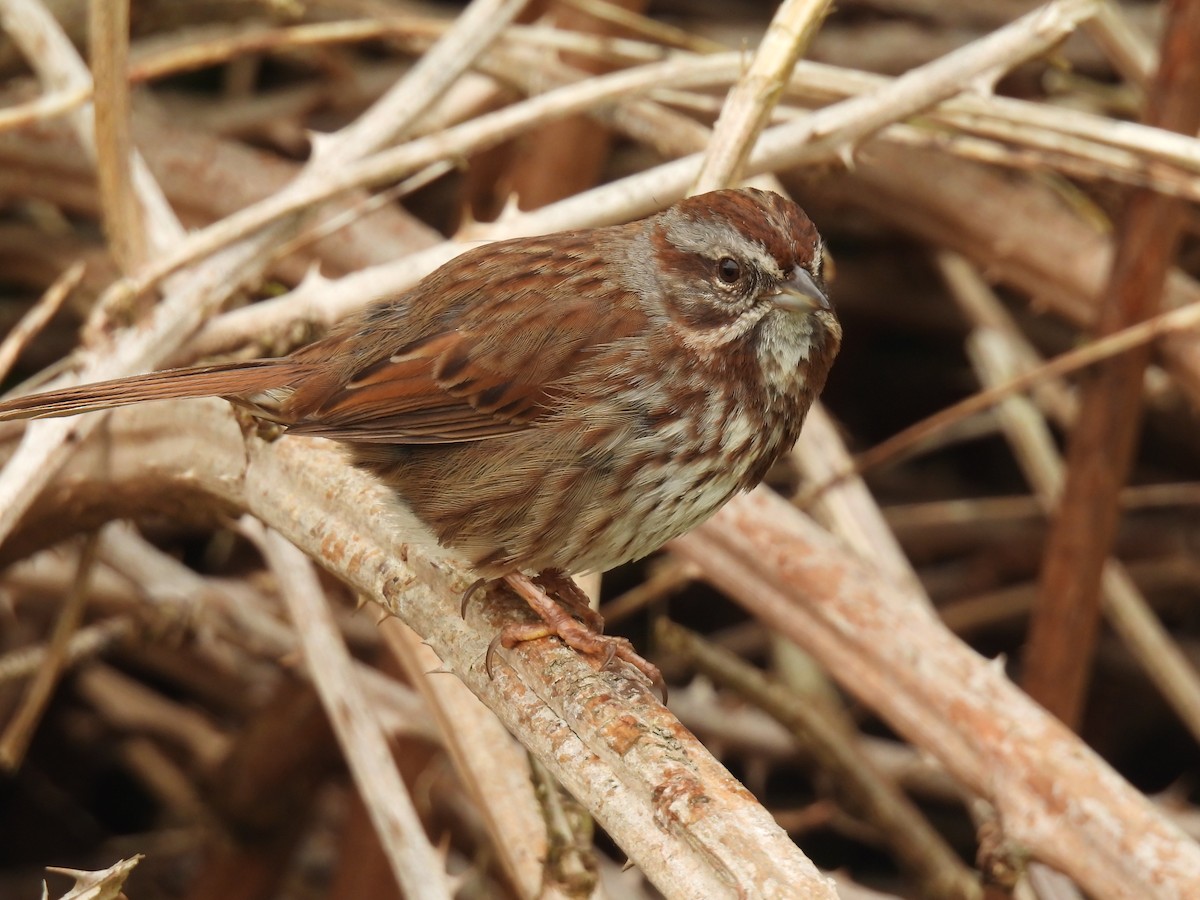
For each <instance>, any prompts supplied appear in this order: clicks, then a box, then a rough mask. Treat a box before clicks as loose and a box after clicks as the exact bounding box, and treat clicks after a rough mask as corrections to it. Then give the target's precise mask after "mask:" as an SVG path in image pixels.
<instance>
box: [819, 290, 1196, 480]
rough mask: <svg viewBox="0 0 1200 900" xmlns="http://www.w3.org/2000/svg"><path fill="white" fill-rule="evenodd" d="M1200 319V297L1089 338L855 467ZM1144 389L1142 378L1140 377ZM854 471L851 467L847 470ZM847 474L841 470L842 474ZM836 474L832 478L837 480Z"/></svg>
mask: <svg viewBox="0 0 1200 900" xmlns="http://www.w3.org/2000/svg"><path fill="white" fill-rule="evenodd" d="M1198 324H1200V302H1197V303H1191V304H1189V305H1187V306H1181V307H1179V308H1178V309H1173V310H1171V311H1170V312H1165V313H1159V314H1158V315H1157V316H1154V317H1152V318H1150V319H1146V320H1145V321H1142V322H1139V323H1138V324H1136V325H1130V326H1129V327H1128V328H1124V329H1122V330H1121V331H1118V332H1115V333H1114V334H1110V335H1108V336H1107V337H1103V338H1100V339H1099V340H1096V341H1093V342H1091V343H1090V344H1085V345H1084V346H1082V347H1079V348H1077V349H1075V350H1069V351H1067V352H1066V353H1063V354H1061V355H1059V356H1056V357H1054V358H1053V359H1051V360H1049V361H1048V362H1046V363H1044V364H1043V365H1041V366H1038V367H1037V368H1036V369H1030V370H1028V371H1025V372H1022V373H1021V374H1019V375H1017V376H1015V377H1013V378H1011V379H1009V380H1008V381H1006V382H1004V383H1003V384H999V385H996V386H995V387H991V388H988V389H986V390H983V391H980V392H979V393H978V394H972V395H971V396H970V397H967V398H966V399H965V400H960V401H959V402H958V403H955V404H953V405H951V406H947V407H945V408H944V409H941V410H938V411H937V412H936V413H934V414H933V415H931V416H929V417H928V418H926V419H922V420H921V421H920V422H917V423H916V424H914V425H910V426H909V427H908V428H905V429H904V430H903V431H900V432H897V433H896V434H894V435H892V436H891V437H890V438H888V439H887V440H886V441H881V442H880V443H878V444H876V445H875V446H874V447H872V448H871V449H870V450H866V451H864V452H862V453H860V454H859V455H858V456H857V457H856V458H855V465H854V470H853V471H854V472H855V473H858V474H861V473H863V472H866V471H868V470H869V469H873V468H875V467H876V466H881V465H885V464H886V463H888V462H890V461H892V460H894V459H896V458H898V457H899V456H901V455H903V454H904V453H906V452H907V451H908V450H910V449H912V448H913V447H916V446H918V445H919V444H921V443H922V442H924V441H927V440H928V439H929V438H930V437H931V436H932V435H934V434H936V433H937V432H938V431H941V430H942V429H945V428H949V427H950V426H951V425H953V424H955V423H956V422H959V421H961V420H962V419H965V418H967V417H968V416H973V415H975V414H976V413H981V412H984V411H986V410H989V409H991V408H992V407H994V406H996V405H997V404H999V403H1000V402H1001V401H1003V400H1004V399H1006V398H1008V397H1011V396H1013V395H1014V394H1019V393H1023V392H1024V391H1027V390H1030V389H1031V388H1034V387H1035V386H1037V385H1039V384H1041V383H1042V382H1044V381H1047V380H1049V379H1051V378H1057V377H1060V376H1062V375H1068V374H1070V373H1071V372H1077V371H1079V370H1080V369H1084V368H1086V367H1088V366H1091V365H1095V364H1096V363H1098V362H1100V361H1102V360H1105V359H1109V358H1111V357H1114V356H1117V355H1118V354H1121V353H1125V352H1127V351H1128V350H1130V349H1132V348H1135V347H1139V346H1144V345H1146V344H1149V343H1151V342H1152V341H1155V340H1157V339H1159V338H1161V337H1164V336H1165V335H1168V334H1171V333H1172V332H1175V331H1184V330H1187V329H1190V328H1194V327H1196V325H1198ZM1138 389H1139V390H1140V389H1141V387H1140V382H1139V383H1138ZM845 474H850V473H845ZM841 477H843V476H842V475H839V476H838V478H841ZM836 480H837V479H833V482H836ZM833 482H826V484H825V485H818V486H817V487H816V488H814V489H813V491H812V492H811V493H812V494H816V493H818V492H819V491H821V490H824V489H825V487H826V486H827V485H828V484H830V483H833Z"/></svg>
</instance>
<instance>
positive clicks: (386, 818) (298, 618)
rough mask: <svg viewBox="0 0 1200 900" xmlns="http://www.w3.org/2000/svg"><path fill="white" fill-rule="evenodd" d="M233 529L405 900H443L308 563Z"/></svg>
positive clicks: (251, 524) (432, 853)
mask: <svg viewBox="0 0 1200 900" xmlns="http://www.w3.org/2000/svg"><path fill="white" fill-rule="evenodd" d="M240 529H241V531H242V533H243V534H245V535H246V536H247V537H249V538H250V539H251V540H253V541H254V543H255V544H256V545H257V546H258V548H259V549H260V550H261V551H262V553H263V555H264V556H265V557H266V559H267V561H268V562H269V563H270V566H271V569H272V571H273V572H274V574H275V577H276V579H277V580H278V581H279V587H280V593H281V595H282V596H283V599H284V601H285V602H286V603H287V606H288V611H289V612H290V613H291V617H292V622H293V624H294V626H295V628H296V633H297V634H298V635H299V636H300V643H301V646H302V647H303V648H304V655H305V657H306V658H307V660H308V670H309V672H310V673H311V674H312V677H313V683H314V684H315V686H316V688H317V693H318V694H319V695H320V697H321V702H322V703H323V704H324V706H325V710H326V712H327V713H328V715H329V721H330V723H331V724H332V726H333V730H334V733H335V734H336V735H337V738H338V743H339V744H341V747H342V751H343V753H345V755H346V761H347V763H348V765H349V767H350V772H351V774H352V775H353V776H354V780H355V783H356V784H357V786H358V793H359V796H360V797H361V798H362V801H363V803H365V804H366V807H367V811H368V813H369V814H370V816H371V821H372V823H373V824H374V826H375V833H376V835H377V836H378V837H379V842H380V844H381V845H382V846H383V848H384V852H385V854H386V855H387V858H388V862H389V864H390V865H391V868H392V874H393V875H394V876H395V877H396V883H397V884H398V885H400V887H401V888H402V889H403V890H404V894H405V896H407V897H414V898H422V900H449V898H450V897H451V896H453V893H454V892H453V890H452V888H451V884H450V879H449V877H448V876H447V874H446V870H445V863H444V862H443V860H442V857H441V854H439V853H438V851H437V849H436V848H435V847H434V846H433V845H432V844H431V843H429V839H428V838H427V837H426V836H425V829H424V827H423V826H422V825H421V820H420V818H419V817H418V816H417V811H416V809H415V808H414V807H413V804H412V799H411V798H410V797H409V795H408V791H407V790H406V789H405V787H404V782H403V780H402V779H401V778H400V773H399V772H398V771H397V770H396V763H395V761H394V760H393V759H392V753H391V750H390V749H389V748H388V744H387V739H386V738H385V736H384V734H383V731H382V729H381V728H380V727H379V722H378V721H377V720H376V718H375V714H374V712H373V711H372V709H371V706H370V704H369V703H368V702H367V700H366V698H365V697H364V696H363V694H362V693H361V692H360V691H359V687H358V682H357V679H356V677H355V674H354V668H353V665H352V661H351V659H350V653H349V651H348V650H347V649H346V645H345V644H344V643H343V642H342V639H341V635H340V634H339V633H338V628H337V623H336V622H334V620H333V616H332V615H331V614H330V612H329V606H328V602H327V601H326V599H325V596H324V592H323V591H322V590H321V586H320V583H319V582H318V581H317V578H316V573H314V572H313V570H312V563H311V562H310V560H309V559H308V558H307V557H306V556H304V554H302V553H301V552H300V551H299V550H297V549H296V548H295V547H294V546H292V544H290V543H288V542H287V541H286V540H285V539H284V538H283V537H281V536H280V535H279V534H278V533H277V532H274V531H267V530H266V529H264V528H263V527H262V526H261V525H259V524H258V523H257V522H255V521H253V520H252V519H249V518H245V519H243V520H242V521H241V523H240Z"/></svg>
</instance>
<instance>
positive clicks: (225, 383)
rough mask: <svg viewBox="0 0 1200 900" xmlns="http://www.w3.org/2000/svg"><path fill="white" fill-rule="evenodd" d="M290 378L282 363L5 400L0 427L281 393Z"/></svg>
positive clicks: (292, 373) (200, 369)
mask: <svg viewBox="0 0 1200 900" xmlns="http://www.w3.org/2000/svg"><path fill="white" fill-rule="evenodd" d="M296 375H297V372H296V364H295V363H294V362H293V361H290V360H287V359H286V358H281V359H258V360H251V361H248V362H231V363H218V364H216V365H209V366H192V367H189V368H183V369H164V370H163V371H161V372H148V373H146V374H145V375H131V376H129V377H127V378H114V379H112V380H111V381H98V382H96V383H94V384H80V385H76V386H74V387H69V388H63V389H62V390H58V391H47V392H46V393H43V394H30V395H28V396H25V397H17V398H15V399H12V400H7V401H5V402H3V403H0V422H8V421H12V420H13V419H52V418H56V417H59V416H75V415H79V414H80V413H85V412H95V411H96V410H101V409H111V408H113V407H116V406H128V405H130V404H133V403H142V402H143V401H146V400H182V399H187V398H194V397H248V396H250V395H253V394H256V393H260V392H263V391H271V390H278V389H281V388H285V387H287V386H289V385H290V384H292V383H294V379H295V377H296Z"/></svg>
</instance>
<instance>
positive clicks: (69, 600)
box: [0, 534, 96, 772]
mask: <svg viewBox="0 0 1200 900" xmlns="http://www.w3.org/2000/svg"><path fill="white" fill-rule="evenodd" d="M95 560H96V535H95V534H92V535H90V536H89V537H88V539H87V543H85V544H84V548H83V552H82V553H80V555H79V563H78V565H77V567H76V570H75V582H74V584H72V585H71V590H70V592H69V593H68V594H67V595H66V597H65V598H64V599H63V605H62V609H61V610H60V612H59V614H58V621H57V622H56V623H55V625H54V633H53V634H52V635H51V636H50V642H49V643H48V644H47V645H46V652H45V655H44V656H43V658H42V664H41V665H40V666H39V667H38V669H37V672H36V673H34V676H33V681H31V682H30V683H29V686H28V688H27V689H26V691H25V696H24V697H23V698H22V699H21V705H20V706H19V707H17V710H16V712H15V713H13V716H12V718H11V719H9V720H8V724H7V725H6V726H5V728H4V733H3V734H2V735H0V769H3V770H4V771H6V772H14V771H16V770H17V769H18V768H20V766H21V763H22V761H23V760H24V758H25V751H26V750H28V749H29V742H30V741H31V740H33V733H34V731H36V730H37V724H38V722H39V721H40V720H41V718H42V714H43V713H44V712H45V710H46V706H47V704H48V703H49V702H50V698H51V697H52V696H53V694H54V688H55V686H57V684H58V679H59V676H61V675H62V671H63V668H64V667H65V666H66V664H67V662H68V661H69V659H70V648H71V639H72V638H73V637H74V636H75V634H76V632H77V631H78V630H79V623H80V622H81V621H82V620H83V610H84V607H85V606H86V604H87V593H88V579H90V578H91V574H92V565H93V564H94V563H95Z"/></svg>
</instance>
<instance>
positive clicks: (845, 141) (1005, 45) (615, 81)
mask: <svg viewBox="0 0 1200 900" xmlns="http://www.w3.org/2000/svg"><path fill="white" fill-rule="evenodd" d="M1096 2H1098V0H1096ZM1094 6H1095V2H1089V0H1064V2H1057V3H1052V4H1050V5H1049V6H1047V7H1045V8H1042V9H1039V10H1038V11H1036V12H1034V13H1030V14H1029V15H1027V16H1024V17H1022V18H1021V19H1019V20H1017V21H1016V22H1014V23H1012V24H1011V25H1009V26H1007V27H1006V28H1004V29H1001V30H1000V31H997V32H995V33H993V34H991V35H988V36H987V37H985V38H983V39H981V40H979V41H976V42H975V43H973V44H971V45H969V46H967V47H964V48H961V49H960V50H957V51H955V52H954V53H951V54H949V55H947V56H945V57H943V58H941V59H938V60H935V61H934V62H932V63H929V64H928V65H926V66H922V67H921V68H919V69H916V70H914V71H912V72H910V73H908V74H906V75H905V76H903V77H902V78H899V79H897V80H895V81H892V82H889V83H887V84H885V85H883V86H881V87H879V88H878V89H876V90H873V91H871V92H870V93H868V94H866V95H863V96H858V97H855V98H853V99H851V100H847V101H845V102H843V103H839V104H836V105H834V106H831V107H827V108H825V109H821V110H818V111H816V112H814V113H812V114H811V115H810V116H808V117H806V118H805V119H804V120H802V121H798V122H793V123H789V124H786V125H780V126H777V127H775V128H771V129H768V130H767V131H766V132H764V134H763V136H762V138H761V139H760V140H759V142H758V145H757V146H756V148H755V150H754V152H753V153H752V154H751V158H750V162H749V169H748V171H749V172H750V173H753V174H757V173H760V172H765V171H771V170H773V169H777V168H786V167H792V166H799V165H808V164H813V163H816V162H819V161H823V160H828V159H831V158H836V157H837V156H839V155H841V154H843V153H845V152H848V151H849V150H850V149H852V148H853V147H854V145H855V144H856V142H858V141H860V140H862V139H863V138H864V136H865V135H868V134H870V133H872V132H873V131H875V130H877V129H878V128H882V127H884V126H885V125H887V124H889V123H891V122H895V121H898V120H902V119H905V118H908V117H910V116H911V115H913V114H915V113H917V112H919V111H921V110H923V109H925V108H927V107H928V106H930V105H931V104H935V103H937V102H939V101H941V100H943V99H945V98H947V97H950V96H953V95H955V94H957V93H958V92H960V91H961V90H962V89H963V87H964V85H969V84H976V83H978V82H979V81H980V79H982V78H983V77H984V76H985V75H987V76H989V77H994V76H996V75H997V74H999V73H1000V72H1001V71H1006V70H1007V69H1008V68H1010V67H1012V66H1015V65H1018V64H1020V63H1021V62H1022V61H1024V60H1027V59H1030V58H1032V57H1035V56H1037V55H1038V54H1039V53H1043V52H1045V51H1046V50H1047V49H1048V48H1050V47H1052V46H1053V45H1054V44H1056V43H1057V42H1058V41H1060V40H1061V39H1062V38H1063V37H1065V36H1066V35H1067V34H1069V33H1070V31H1071V29H1072V28H1073V27H1074V26H1075V25H1076V24H1078V22H1080V21H1082V20H1084V19H1086V17H1087V16H1088V15H1090V14H1091V13H1092V11H1093V10H1094ZM730 64H733V65H734V66H735V67H736V65H737V57H736V55H734V56H733V57H732V58H731V59H729V60H725V59H724V58H721V59H713V60H700V61H697V60H688V61H686V62H684V61H681V62H670V63H666V64H662V68H658V67H657V66H648V67H644V68H643V69H639V70H633V71H632V72H628V73H624V72H621V73H614V74H612V75H607V76H600V77H597V78H593V79H589V80H588V81H587V82H585V83H583V84H580V85H578V86H577V87H576V88H575V90H574V91H573V92H571V93H570V94H565V95H558V92H551V93H550V94H547V95H546V96H545V97H539V98H535V100H530V101H526V103H525V104H518V105H517V106H514V107H512V108H511V109H509V110H502V111H500V112H498V113H495V114H492V115H491V116H481V117H479V118H478V119H476V120H474V121H472V122H470V123H466V124H465V125H464V126H460V128H459V129H452V130H451V131H448V132H446V133H445V134H444V135H442V136H441V137H442V138H443V139H445V140H447V141H451V140H452V141H453V143H452V144H446V145H437V146H435V145H433V144H424V143H423V141H424V140H425V139H420V140H417V141H410V142H409V143H407V144H406V145H404V146H402V147H398V148H395V149H394V150H389V151H385V152H383V153H380V154H377V155H376V156H375V157H373V158H371V159H369V160H364V161H363V163H362V165H361V166H358V167H354V168H353V169H346V170H343V171H342V172H341V173H334V174H331V175H330V177H329V179H328V180H327V181H326V182H325V183H324V185H323V186H318V187H316V188H313V189H312V190H311V191H309V192H308V193H306V194H305V195H304V196H303V198H293V197H290V196H289V197H286V198H284V197H278V198H272V199H269V200H267V201H263V202H262V203H259V204H255V205H254V206H252V207H248V208H247V209H245V210H243V211H242V212H240V213H238V214H235V215H234V216H230V217H228V218H227V219H225V220H224V221H223V222H221V223H219V224H218V225H216V226H213V227H212V228H211V229H206V230H205V231H202V232H199V233H197V234H196V235H193V236H192V238H191V239H190V240H189V242H188V243H187V244H186V245H184V246H181V247H180V249H179V256H178V257H174V258H172V257H166V258H164V260H163V261H162V263H161V266H160V267H159V268H157V269H153V270H147V272H146V273H145V278H144V279H143V280H142V281H140V282H139V283H138V284H137V285H136V289H137V290H141V289H144V288H146V287H148V286H149V285H150V284H151V283H153V282H154V280H155V279H156V278H158V277H160V276H161V274H163V273H164V272H165V271H169V270H171V269H173V268H174V267H176V266H178V265H182V264H183V263H184V262H186V260H187V259H191V258H192V257H193V256H196V255H200V254H203V253H206V252H211V251H212V250H213V249H214V248H216V247H219V246H222V245H224V244H225V243H226V242H227V241H228V240H232V239H234V238H235V237H237V236H240V235H243V234H245V233H246V232H247V231H252V230H253V229H255V228H259V227H262V225H263V224H264V223H265V222H269V221H272V220H273V219H274V218H275V217H276V216H278V215H283V214H285V213H288V212H291V211H294V210H295V209H296V208H299V207H303V206H306V205H308V204H311V203H313V202H317V201H320V200H323V199H326V198H328V197H329V196H331V195H332V194H335V193H337V192H339V191H342V190H348V189H349V188H351V187H358V186H361V185H363V184H371V183H374V182H375V181H377V180H386V179H391V178H396V177H401V176H403V175H404V174H406V173H408V172H410V171H411V170H412V168H413V167H416V166H419V165H424V164H426V163H427V162H429V161H432V160H433V159H436V158H438V156H439V154H442V153H463V152H467V150H469V149H472V148H474V149H478V148H480V147H483V146H487V145H489V144H490V143H492V142H494V141H497V140H500V139H502V138H503V137H507V136H509V134H508V132H507V131H504V130H502V128H505V129H506V128H508V127H511V128H513V129H514V133H515V131H516V130H519V129H520V128H523V127H526V126H525V122H524V117H525V116H527V115H531V113H530V112H528V111H529V110H530V109H531V108H532V107H531V106H530V105H531V104H534V103H537V102H541V103H545V104H546V107H547V109H546V110H545V112H543V113H541V115H545V114H549V109H550V108H553V109H554V110H556V113H557V114H564V115H565V114H568V113H571V112H576V111H579V110H581V109H586V108H587V107H588V106H589V105H590V104H591V103H593V102H599V100H600V99H601V98H602V97H607V96H610V95H611V93H613V92H615V93H621V92H624V93H628V92H630V91H635V90H637V89H638V86H639V85H642V84H644V79H645V78H646V77H653V78H654V79H657V80H658V83H659V84H663V83H668V81H669V79H671V78H672V75H671V73H672V72H673V73H674V76H673V77H674V78H677V79H678V81H677V82H676V83H683V82H684V81H685V80H689V79H693V78H694V79H695V83H697V84H700V83H708V82H707V79H709V78H711V79H713V81H714V82H716V83H719V82H720V81H721V80H722V79H721V78H720V77H718V75H719V74H720V73H722V72H724V71H725V67H726V66H728V65H730ZM709 66H712V68H711V69H709V68H708V67H709ZM627 77H628V78H629V79H630V80H628V81H626V80H625V78H627ZM590 91H595V92H596V93H595V94H594V95H592V96H590V97H589V96H585V92H590ZM551 100H552V101H553V105H551ZM522 107H523V108H522ZM467 129H470V130H471V131H474V132H475V134H476V135H477V136H476V137H469V134H470V132H469V131H468V130H467ZM431 139H432V138H431ZM476 141H478V143H476ZM702 160H703V155H702V153H699V152H696V153H693V154H692V155H690V156H687V157H685V158H682V159H679V160H675V161H674V162H670V163H666V164H664V165H661V166H657V167H655V168H652V169H649V170H647V171H645V172H641V173H639V174H637V175H633V176H629V177H626V178H623V179H620V180H618V181H615V182H612V183H610V184H606V185H603V186H602V187H598V188H595V189H592V190H589V191H585V192H583V193H580V194H576V195H575V196H573V197H570V198H567V199H565V200H561V201H559V202H557V203H552V204H550V205H548V206H545V207H542V208H540V209H537V210H533V211H530V212H524V213H519V214H514V215H510V216H506V217H504V218H502V219H501V220H500V221H498V222H496V223H494V224H492V225H488V226H483V225H477V226H475V227H473V228H471V229H469V230H467V231H466V232H465V233H463V234H460V235H459V237H458V239H457V240H455V241H453V242H449V243H446V244H443V245H439V246H437V247H433V248H430V249H429V250H426V251H422V252H421V253H419V254H414V255H413V256H411V257H409V258H407V259H404V260H401V261H398V262H396V263H394V264H390V265H383V266H376V267H373V269H371V270H370V271H364V272H360V273H358V274H356V275H355V276H352V277H351V278H349V279H342V280H341V281H340V282H339V283H338V284H337V285H336V286H330V285H328V284H323V285H322V286H321V295H322V303H320V304H319V305H318V304H316V303H315V298H314V297H313V295H312V292H303V291H302V292H299V293H298V292H293V294H292V295H289V296H288V297H283V298H278V299H276V300H273V301H266V302H264V303H259V304H256V305H255V307H254V308H253V309H249V310H240V311H238V312H235V313H231V314H229V315H227V316H225V317H223V319H222V320H220V321H219V322H217V323H215V324H214V325H213V326H211V327H210V328H209V329H207V330H206V331H207V333H206V334H203V335H201V336H200V338H199V342H198V345H197V346H198V347H199V348H203V349H204V350H205V351H206V352H211V351H213V350H216V349H219V348H228V347H229V346H231V345H233V344H236V342H237V340H238V336H239V335H245V334H253V333H262V331H263V330H268V331H273V330H276V329H279V328H282V327H284V325H285V323H287V322H289V321H293V320H294V319H295V318H296V317H298V316H307V317H311V318H317V319H321V320H326V321H327V320H328V319H329V318H336V317H337V316H340V315H345V314H347V313H348V312H350V311H351V310H353V309H358V308H361V307H362V306H363V305H365V304H367V303H369V302H370V301H371V299H372V298H375V297H379V296H383V295H384V294H386V293H394V292H397V291H400V290H403V289H405V288H406V287H409V286H411V285H412V284H414V283H415V282H416V281H417V280H418V279H419V278H420V277H422V276H423V275H425V274H427V273H428V272H429V271H431V270H432V269H434V268H436V267H437V266H438V265H441V264H442V263H444V262H445V261H446V260H448V259H450V258H451V257H453V256H454V255H456V254H457V253H461V252H462V251H463V250H465V249H467V247H468V246H470V245H471V244H472V243H474V242H476V241H478V240H500V239H504V238H509V237H518V236H521V235H528V234H544V233H547V232H551V231H559V230H564V229H570V228H581V227H587V226H591V225H602V224H610V223H612V222H618V221H624V220H628V219H633V218H637V217H638V216H641V215H646V214H648V213H651V212H653V211H655V209H657V208H658V207H660V206H662V205H663V204H665V203H668V202H670V201H672V200H675V199H678V198H679V197H681V196H683V193H684V191H685V190H686V188H687V186H688V185H689V183H690V182H691V181H692V180H693V179H694V178H695V176H696V174H697V172H698V171H699V167H700V165H701V164H702Z"/></svg>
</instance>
